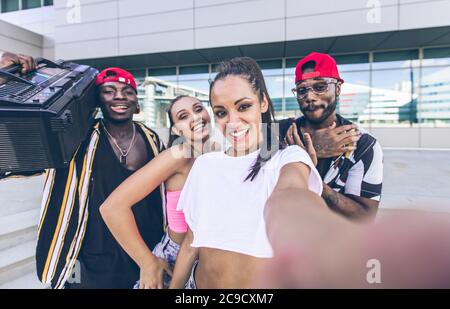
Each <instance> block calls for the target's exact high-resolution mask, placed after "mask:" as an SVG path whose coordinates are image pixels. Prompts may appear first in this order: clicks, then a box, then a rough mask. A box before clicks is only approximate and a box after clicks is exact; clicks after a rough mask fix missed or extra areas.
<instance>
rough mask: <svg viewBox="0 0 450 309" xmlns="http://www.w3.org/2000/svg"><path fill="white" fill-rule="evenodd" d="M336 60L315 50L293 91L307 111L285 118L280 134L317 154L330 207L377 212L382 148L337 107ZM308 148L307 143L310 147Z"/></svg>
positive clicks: (352, 213) (356, 213)
mask: <svg viewBox="0 0 450 309" xmlns="http://www.w3.org/2000/svg"><path fill="white" fill-rule="evenodd" d="M343 83H344V80H343V79H342V78H341V77H340V76H339V72H338V68H337V65H336V61H335V60H334V59H333V58H332V57H331V56H329V55H327V54H321V53H311V54H309V55H308V56H306V57H305V58H303V59H301V60H300V61H299V62H298V64H297V67H296V70H295V88H294V89H292V91H293V92H294V94H295V96H296V98H297V101H298V104H299V107H300V110H301V111H302V113H303V116H302V117H300V118H298V119H296V120H293V119H285V120H282V121H281V122H280V137H281V138H284V139H285V141H286V142H287V143H288V144H297V145H301V146H303V145H304V144H305V139H306V141H307V140H308V138H311V139H312V145H313V149H310V151H309V152H311V153H312V155H313V156H314V157H317V158H316V161H317V169H318V171H319V173H320V175H321V176H322V179H323V182H324V186H323V193H322V197H323V199H324V200H325V201H326V203H327V205H328V207H329V208H330V209H332V210H334V211H336V212H337V213H340V214H342V215H344V216H345V217H348V218H354V219H357V218H367V217H373V216H374V215H375V214H376V211H377V209H378V205H379V202H380V197H381V188H382V179H383V153H382V149H381V146H380V144H379V143H378V142H377V140H376V139H375V138H374V137H373V136H372V135H370V134H369V133H368V132H366V131H364V130H363V129H362V128H359V127H358V126H357V125H355V124H352V123H351V122H350V121H349V120H347V119H345V118H343V117H342V116H341V115H339V114H337V113H336V106H337V104H338V103H339V95H340V93H341V85H342V84H343ZM307 150H308V149H307Z"/></svg>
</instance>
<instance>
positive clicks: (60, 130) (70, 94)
mask: <svg viewBox="0 0 450 309" xmlns="http://www.w3.org/2000/svg"><path fill="white" fill-rule="evenodd" d="M36 61H37V64H38V66H37V69H36V71H34V72H31V73H29V74H27V75H25V76H19V75H18V74H17V72H19V71H20V66H12V67H8V68H4V69H0V173H7V172H13V173H17V172H19V173H20V172H31V171H40V170H43V169H46V168H60V167H65V166H67V164H68V163H69V162H70V160H71V158H72V156H73V155H74V153H75V151H76V150H77V148H78V146H79V145H80V144H81V142H82V141H83V140H84V139H85V138H86V137H87V136H86V135H87V134H88V132H89V130H90V128H91V127H92V125H93V123H94V119H95V113H96V110H97V96H96V87H95V77H96V75H97V73H98V71H97V70H96V69H94V68H92V67H89V66H87V65H79V64H76V63H72V62H64V61H61V60H60V61H57V62H52V61H49V60H45V59H36Z"/></svg>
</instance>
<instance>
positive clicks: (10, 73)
mask: <svg viewBox="0 0 450 309" xmlns="http://www.w3.org/2000/svg"><path fill="white" fill-rule="evenodd" d="M34 60H35V61H36V63H37V65H38V66H39V65H41V64H44V65H45V66H48V67H51V68H62V66H61V65H60V64H58V63H56V62H53V61H51V60H47V59H44V58H40V57H38V58H35V59H34ZM21 69H22V66H20V65H11V66H9V67H6V68H3V69H0V77H6V78H7V79H9V80H15V81H18V82H20V83H25V84H28V85H33V86H35V85H34V84H33V83H32V82H30V81H28V80H26V79H24V78H22V77H20V76H17V75H16V74H17V73H19V72H20V70H21Z"/></svg>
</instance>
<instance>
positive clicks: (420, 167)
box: [0, 149, 450, 288]
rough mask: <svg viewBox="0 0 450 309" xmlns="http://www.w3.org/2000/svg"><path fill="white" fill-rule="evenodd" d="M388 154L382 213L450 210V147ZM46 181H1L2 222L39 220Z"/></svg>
mask: <svg viewBox="0 0 450 309" xmlns="http://www.w3.org/2000/svg"><path fill="white" fill-rule="evenodd" d="M384 153H385V159H384V162H385V165H384V185H383V194H382V200H381V206H380V208H381V209H380V211H379V215H380V216H385V215H389V214H391V213H395V212H400V211H402V210H405V209H410V210H429V211H444V212H450V150H448V151H429V150H392V149H386V150H385V152H384ZM43 182H44V178H43V176H38V177H31V178H27V179H11V180H4V181H0V222H1V219H2V218H3V219H5V220H6V219H8V218H14V214H16V213H22V214H23V213H25V214H28V213H31V212H33V215H35V217H36V221H37V216H38V208H39V207H40V200H41V195H42V193H41V192H42V187H43ZM34 212H36V213H35V214H34ZM11 215H13V216H12V217H11ZM5 220H3V221H5ZM21 220H22V219H21ZM10 221H11V220H6V221H5V222H7V224H2V226H0V232H1V233H0V235H3V234H5V233H6V232H7V231H9V230H10V229H14V228H15V227H16V228H17V226H15V225H20V223H19V222H18V223H17V224H16V223H14V222H10ZM22 221H23V220H22ZM32 223H33V222H31V224H32ZM36 224H37V222H36ZM30 226H32V225H30ZM32 236H33V235H32ZM0 240H1V237H0ZM3 252H9V251H3ZM4 254H5V253H4ZM1 258H2V256H0V261H1ZM4 258H6V257H4ZM0 266H1V265H0ZM0 275H1V273H0ZM16 281H17V282H16ZM30 282H31V283H30ZM4 287H6V288H15V287H20V288H39V287H40V288H42V285H40V284H39V283H38V281H37V278H36V276H35V274H33V272H31V273H30V274H29V275H28V277H24V278H20V279H18V280H15V281H12V282H9V283H7V284H6V285H5V286H4Z"/></svg>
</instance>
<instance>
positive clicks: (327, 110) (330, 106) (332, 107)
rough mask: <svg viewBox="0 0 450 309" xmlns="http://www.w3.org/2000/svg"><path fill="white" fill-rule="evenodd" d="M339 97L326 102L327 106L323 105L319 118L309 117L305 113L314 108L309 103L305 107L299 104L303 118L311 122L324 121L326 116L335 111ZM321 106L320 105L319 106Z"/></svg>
mask: <svg viewBox="0 0 450 309" xmlns="http://www.w3.org/2000/svg"><path fill="white" fill-rule="evenodd" d="M338 100H339V98H338V97H336V99H335V100H334V102H332V103H330V104H328V106H327V107H325V109H324V111H323V113H322V115H321V116H320V117H319V118H310V117H309V116H308V114H307V112H308V111H310V110H313V109H314V108H311V106H310V105H308V106H306V107H302V106H300V110H301V111H302V113H303V116H305V118H306V119H307V120H308V121H309V122H310V123H312V124H316V125H317V124H321V123H322V122H324V121H325V120H326V119H327V118H328V117H330V115H332V114H333V113H334V112H335V111H336V106H337V103H338ZM319 108H322V107H319Z"/></svg>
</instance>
